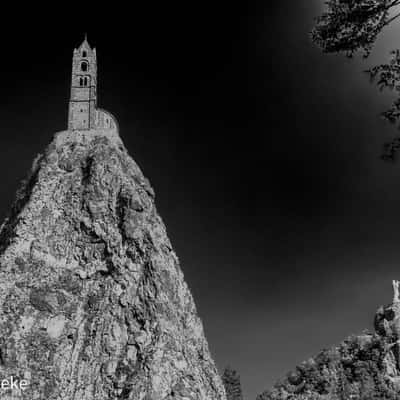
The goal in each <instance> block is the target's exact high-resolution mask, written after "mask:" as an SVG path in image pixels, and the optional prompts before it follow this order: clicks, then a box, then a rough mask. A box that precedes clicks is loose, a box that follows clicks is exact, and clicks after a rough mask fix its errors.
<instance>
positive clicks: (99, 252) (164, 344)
mask: <svg viewBox="0 0 400 400" xmlns="http://www.w3.org/2000/svg"><path fill="white" fill-rule="evenodd" d="M0 266H1V268H0V377H1V378H3V377H4V378H6V377H10V376H13V377H14V378H15V377H17V378H19V379H25V380H27V381H28V386H27V389H26V390H25V391H19V392H18V393H17V392H16V391H15V390H14V391H13V392H10V391H8V392H7V391H2V393H1V398H2V399H7V398H10V399H11V398H21V399H29V400H35V399H38V400H44V399H48V400H52V399H54V400H55V399H57V400H58V399H59V400H75V399H76V400H95V399H96V400H106V399H107V400H108V399H127V400H172V399H174V400H175V399H178V400H179V399H180V400H195V399H196V400H225V392H224V389H223V386H222V383H221V380H220V377H219V375H218V371H217V369H216V367H215V364H214V362H213V360H212V358H211V355H210V352H209V349H208V344H207V341H206V339H205V336H204V332H203V327H202V323H201V321H200V319H199V317H198V316H197V312H196V308H195V304H194V301H193V298H192V296H191V294H190V291H189V289H188V287H187V285H186V283H185V281H184V277H183V274H182V271H181V269H180V266H179V262H178V259H177V257H176V255H175V253H174V251H173V249H172V246H171V243H170V241H169V239H168V236H167V233H166V230H165V226H164V224H163V222H162V220H161V218H160V216H159V215H158V214H157V211H156V208H155V204H154V191H153V189H152V188H151V186H150V184H149V182H148V181H147V179H146V178H144V176H143V174H142V172H141V171H140V169H139V167H138V166H137V164H136V163H135V162H134V161H133V160H132V158H130V156H129V155H128V153H127V151H126V149H125V148H124V146H123V144H122V142H120V141H118V140H111V139H110V138H109V137H106V136H104V135H103V136H102V135H97V134H95V133H93V132H90V131H89V132H88V133H87V134H86V135H77V136H76V137H74V136H73V135H70V134H65V135H63V134H59V135H58V137H57V140H54V141H53V142H52V143H51V144H50V145H49V147H48V148H47V149H46V151H45V153H44V154H43V155H39V156H38V157H37V158H36V160H35V162H34V164H33V167H32V171H31V174H30V176H29V178H28V179H27V180H26V181H24V182H23V184H22V187H21V188H20V190H19V191H18V193H17V199H16V201H15V203H14V205H13V207H12V210H11V213H10V216H9V217H8V218H7V219H6V221H5V222H4V224H3V226H2V228H1V232H0ZM16 395H17V397H16ZM11 396H14V397H11Z"/></svg>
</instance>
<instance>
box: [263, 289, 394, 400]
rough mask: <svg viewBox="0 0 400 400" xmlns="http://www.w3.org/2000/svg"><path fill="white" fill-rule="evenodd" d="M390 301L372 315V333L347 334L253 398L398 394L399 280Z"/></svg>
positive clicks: (336, 399)
mask: <svg viewBox="0 0 400 400" xmlns="http://www.w3.org/2000/svg"><path fill="white" fill-rule="evenodd" d="M393 285H394V288H395V296H394V299H393V303H392V304H389V305H388V306H386V307H380V308H379V309H378V311H377V312H376V315H375V320H374V326H375V333H368V332H366V333H364V334H362V335H359V336H352V337H350V338H348V339H346V340H345V341H343V342H342V343H341V344H340V345H339V346H337V347H334V348H331V349H329V350H323V351H321V352H320V353H319V354H318V355H317V356H316V357H313V358H311V359H309V360H308V361H306V362H304V363H302V364H301V365H299V366H297V367H296V369H295V370H294V371H292V372H290V373H289V374H288V375H287V376H286V377H285V378H284V379H282V380H281V381H280V382H278V383H277V384H275V385H274V387H273V388H272V389H270V390H267V391H265V392H264V393H262V394H261V395H259V396H258V397H257V400H278V399H279V400H289V399H290V400H349V399H352V400H373V399H391V400H398V399H399V398H400V302H399V298H398V288H399V282H397V281H394V282H393Z"/></svg>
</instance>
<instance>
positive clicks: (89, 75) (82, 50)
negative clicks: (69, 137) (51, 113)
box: [68, 36, 97, 130]
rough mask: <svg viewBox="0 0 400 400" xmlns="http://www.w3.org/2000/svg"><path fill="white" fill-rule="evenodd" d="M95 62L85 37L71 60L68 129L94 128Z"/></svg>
mask: <svg viewBox="0 0 400 400" xmlns="http://www.w3.org/2000/svg"><path fill="white" fill-rule="evenodd" d="M96 92H97V60H96V49H94V48H93V49H92V48H91V47H90V45H89V43H88V41H87V38H86V36H85V39H84V41H83V42H82V44H81V45H80V46H79V47H78V48H77V49H75V50H74V53H73V58H72V80H71V97H70V101H69V112H68V129H69V130H88V129H93V128H95V119H96V106H97V93H96Z"/></svg>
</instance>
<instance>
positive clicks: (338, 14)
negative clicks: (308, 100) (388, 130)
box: [311, 0, 400, 159]
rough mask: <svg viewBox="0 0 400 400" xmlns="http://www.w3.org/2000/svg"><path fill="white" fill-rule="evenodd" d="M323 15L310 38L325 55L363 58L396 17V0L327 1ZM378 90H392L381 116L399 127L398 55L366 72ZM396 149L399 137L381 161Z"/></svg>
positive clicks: (398, 11) (398, 3) (398, 14)
mask: <svg viewBox="0 0 400 400" xmlns="http://www.w3.org/2000/svg"><path fill="white" fill-rule="evenodd" d="M325 4H326V11H325V12H324V13H323V14H322V15H321V16H320V17H318V18H317V19H316V25H315V27H314V29H313V30H312V32H311V38H312V40H313V42H314V43H315V44H317V45H318V46H319V47H320V48H321V49H322V51H324V52H325V53H339V52H342V53H345V54H346V55H347V56H348V57H352V56H353V55H354V53H355V52H357V51H361V52H362V53H363V56H364V57H365V58H367V57H368V56H369V54H370V52H371V49H372V47H373V45H374V43H375V41H376V39H377V37H378V35H379V34H380V33H381V32H382V30H383V29H384V28H385V27H386V26H388V25H389V24H390V23H392V22H393V21H395V20H397V19H398V18H399V17H400V9H399V6H400V0H328V1H326V3H325ZM366 72H367V73H368V74H369V76H370V78H371V80H372V81H374V82H376V83H377V85H378V86H379V88H380V89H381V90H383V89H390V90H394V91H395V92H396V94H397V98H396V100H395V101H394V102H393V103H392V105H391V107H390V108H389V109H388V110H387V111H385V112H383V113H382V116H383V117H384V118H385V119H386V120H388V121H389V122H391V123H393V124H396V125H397V127H399V121H400V51H399V50H394V51H392V53H391V58H390V61H389V62H388V63H387V64H381V65H378V66H376V67H373V68H371V69H369V70H367V71H366ZM398 149H400V137H397V138H395V139H394V140H393V141H392V142H391V143H388V144H386V145H385V152H384V154H383V156H382V157H383V158H384V159H393V157H394V153H395V151H396V150H398Z"/></svg>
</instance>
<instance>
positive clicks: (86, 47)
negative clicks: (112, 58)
mask: <svg viewBox="0 0 400 400" xmlns="http://www.w3.org/2000/svg"><path fill="white" fill-rule="evenodd" d="M76 50H88V51H96V50H95V48H92V47H91V46H90V44H89V42H88V40H87V34H86V33H85V38H84V39H83V42H82V43H81V44H80V46H79V47H78V48H77V49H76Z"/></svg>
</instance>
